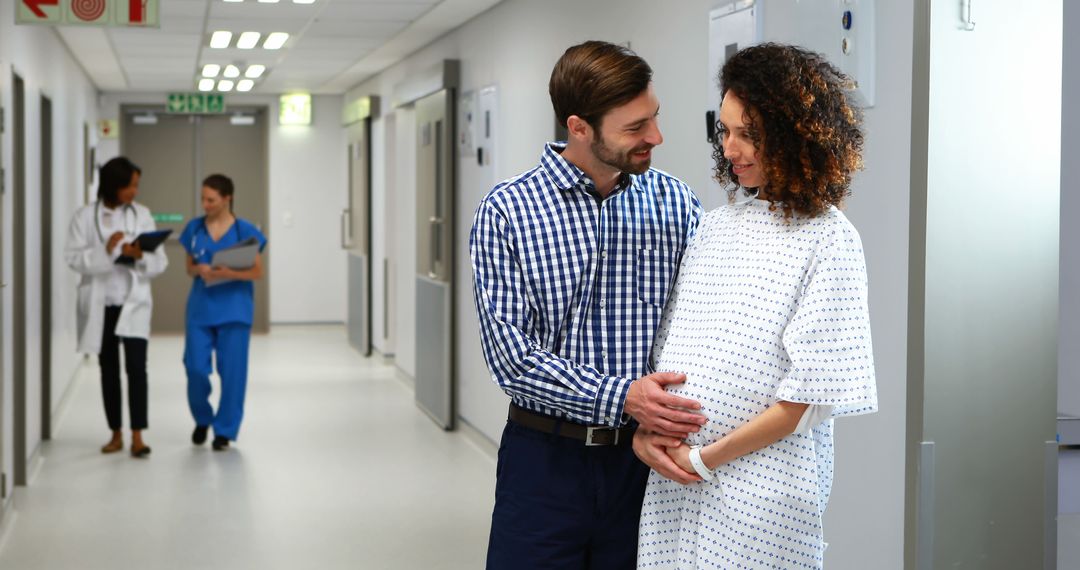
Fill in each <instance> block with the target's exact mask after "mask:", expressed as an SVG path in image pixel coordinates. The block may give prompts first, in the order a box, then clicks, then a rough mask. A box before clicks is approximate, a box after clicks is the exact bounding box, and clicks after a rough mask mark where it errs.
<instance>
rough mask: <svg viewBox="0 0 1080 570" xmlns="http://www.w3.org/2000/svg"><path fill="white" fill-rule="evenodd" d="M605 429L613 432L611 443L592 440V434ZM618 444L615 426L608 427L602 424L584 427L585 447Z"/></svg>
mask: <svg viewBox="0 0 1080 570" xmlns="http://www.w3.org/2000/svg"><path fill="white" fill-rule="evenodd" d="M605 431H613V432H615V440H614V441H612V442H611V443H597V442H595V441H593V434H595V433H602V432H605ZM618 444H619V430H618V429H617V428H609V427H604V426H593V427H588V428H585V446H586V447H599V446H602V445H618Z"/></svg>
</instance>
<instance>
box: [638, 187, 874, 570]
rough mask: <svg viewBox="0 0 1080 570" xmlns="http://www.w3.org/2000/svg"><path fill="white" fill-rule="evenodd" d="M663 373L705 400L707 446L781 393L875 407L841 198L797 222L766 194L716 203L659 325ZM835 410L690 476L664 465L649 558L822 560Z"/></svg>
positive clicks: (774, 562)
mask: <svg viewBox="0 0 1080 570" xmlns="http://www.w3.org/2000/svg"><path fill="white" fill-rule="evenodd" d="M653 358H654V364H655V368H656V370H657V371H674V372H682V373H685V374H686V377H687V381H686V383H685V384H683V385H680V386H676V387H673V388H672V390H671V391H672V392H673V393H676V394H678V395H680V396H684V397H687V398H692V399H694V400H697V401H699V402H701V404H702V407H703V412H704V413H705V414H706V415H707V416H708V418H709V422H708V423H707V424H706V425H705V426H704V427H703V428H702V430H701V431H700V432H699V433H696V434H691V436H690V438H689V439H688V440H687V442H688V443H690V444H691V445H699V444H700V445H706V444H709V443H712V442H713V441H716V440H718V439H720V438H722V437H724V435H725V434H728V433H730V432H731V431H733V430H734V429H735V428H737V427H739V426H741V425H743V424H745V423H747V422H748V421H750V420H751V419H753V418H754V417H756V416H758V415H759V414H761V413H762V412H763V411H764V410H765V409H766V408H768V407H769V406H771V405H773V404H775V403H776V402H777V401H778V400H786V401H790V402H802V403H808V404H814V405H822V406H832V407H833V413H832V415H833V417H836V416H844V415H856V414H864V413H870V412H874V411H876V410H877V391H876V387H875V384H874V363H873V355H872V351H871V344H870V321H869V315H868V313H867V301H866V266H865V262H864V259H863V252H862V245H861V242H860V240H859V235H858V233H857V232H856V231H855V228H854V227H852V225H851V223H850V222H848V220H847V218H845V217H844V215H843V214H842V213H840V211H839V210H837V209H835V208H830V209H829V210H827V211H826V212H824V213H823V214H821V215H820V216H818V217H815V218H805V217H794V218H793V219H791V220H790V221H785V220H784V217H783V213H782V212H781V211H779V210H777V211H770V210H769V205H768V202H765V201H762V200H750V201H748V202H745V203H742V204H734V205H729V206H723V207H721V208H718V209H716V210H713V211H712V212H709V213H708V214H707V215H706V216H705V217H704V218H703V220H702V222H701V225H700V226H699V228H698V231H697V235H696V236H695V237H694V239H693V242H692V243H691V244H690V245H689V247H688V248H687V250H686V254H685V255H684V257H683V264H682V268H681V269H680V273H679V277H678V280H677V281H676V284H675V286H674V288H673V290H672V293H671V298H670V299H669V300H668V304H667V308H666V310H665V312H664V317H663V320H662V321H661V325H660V330H659V331H658V332H657V335H656V345H655V347H654V349H653ZM832 433H833V421H832V419H831V418H830V419H828V420H825V421H824V422H823V423H820V424H818V425H817V426H815V427H814V428H813V429H811V430H810V431H809V432H803V433H796V434H792V435H789V436H787V437H785V438H783V439H781V440H780V441H778V442H777V443H775V444H773V445H770V446H768V447H765V448H763V449H761V450H758V451H756V452H754V453H750V454H747V455H745V456H743V457H740V458H738V459H735V460H733V461H731V462H729V463H726V464H724V465H721V466H719V467H718V468H717V470H716V473H717V478H716V480H713V481H705V482H701V483H694V484H691V485H680V484H679V483H675V482H673V481H670V480H668V479H665V478H664V477H662V476H661V475H659V474H657V473H656V472H655V471H654V472H652V473H651V474H650V476H649V484H648V488H647V489H646V491H645V502H644V505H643V507H642V510H641V528H640V531H639V538H638V568H678V569H691V568H693V569H698V568H723V569H730V568H782V569H785V570H788V569H796V568H821V567H822V560H823V552H824V549H825V543H824V541H823V540H822V528H821V517H822V514H823V513H824V511H825V505H826V503H827V502H828V498H829V490H830V488H831V486H832V475H833V442H832Z"/></svg>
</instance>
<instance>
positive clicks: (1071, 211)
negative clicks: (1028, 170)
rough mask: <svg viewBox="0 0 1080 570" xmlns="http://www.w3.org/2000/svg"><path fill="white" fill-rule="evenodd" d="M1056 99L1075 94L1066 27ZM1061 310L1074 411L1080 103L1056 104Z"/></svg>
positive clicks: (1061, 379) (1064, 368)
mask: <svg viewBox="0 0 1080 570" xmlns="http://www.w3.org/2000/svg"><path fill="white" fill-rule="evenodd" d="M1063 9H1064V14H1063V15H1064V20H1065V25H1064V29H1066V30H1078V29H1080V3H1077V2H1065V4H1064V5H1063ZM1063 43H1064V45H1063V49H1062V85H1061V100H1062V101H1071V102H1074V103H1075V101H1078V100H1080V36H1077V34H1075V33H1066V34H1064V37H1063ZM1061 156H1062V158H1063V160H1062V163H1061V313H1060V318H1061V320H1060V327H1061V328H1060V339H1059V345H1058V346H1059V350H1058V407H1057V409H1058V411H1059V412H1063V413H1066V414H1070V415H1073V416H1080V224H1077V223H1076V221H1075V220H1076V219H1077V218H1078V217H1080V161H1077V160H1075V159H1076V157H1078V156H1080V109H1077V107H1076V105H1075V104H1065V105H1062V107H1061Z"/></svg>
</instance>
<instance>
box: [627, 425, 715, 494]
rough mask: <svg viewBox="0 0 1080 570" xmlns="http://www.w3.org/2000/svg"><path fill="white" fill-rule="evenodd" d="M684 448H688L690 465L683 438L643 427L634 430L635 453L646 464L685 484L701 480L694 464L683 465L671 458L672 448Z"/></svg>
mask: <svg viewBox="0 0 1080 570" xmlns="http://www.w3.org/2000/svg"><path fill="white" fill-rule="evenodd" d="M679 448H683V449H684V450H686V454H687V455H686V457H687V459H686V463H687V465H688V466H689V463H690V459H689V451H690V448H689V447H687V446H686V444H685V443H683V442H682V440H680V439H677V438H674V437H668V436H666V435H660V434H656V433H651V432H649V431H646V430H645V429H643V428H640V427H639V428H638V430H637V431H636V432H634V454H635V455H637V456H638V459H640V460H641V461H642V463H644V464H645V465H648V466H649V467H652V468H653V470H655V471H656V472H657V473H659V474H661V475H663V476H664V477H667V478H668V479H671V480H672V481H675V482H676V483H682V484H683V485H689V484H690V483H694V482H696V481H701V477H699V476H698V475H697V473H696V472H695V471H694V468H693V466H689V468H685V467H681V466H680V465H678V464H677V463H675V461H674V460H672V458H671V453H672V449H679Z"/></svg>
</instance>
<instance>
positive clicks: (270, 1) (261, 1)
mask: <svg viewBox="0 0 1080 570" xmlns="http://www.w3.org/2000/svg"><path fill="white" fill-rule="evenodd" d="M277 3H278V0H259V4H277Z"/></svg>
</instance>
